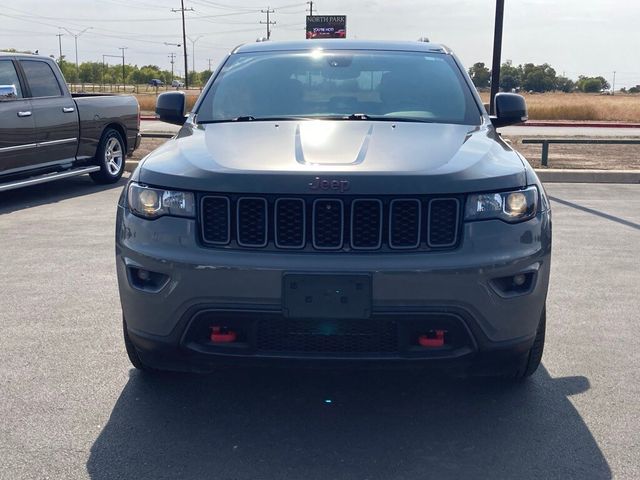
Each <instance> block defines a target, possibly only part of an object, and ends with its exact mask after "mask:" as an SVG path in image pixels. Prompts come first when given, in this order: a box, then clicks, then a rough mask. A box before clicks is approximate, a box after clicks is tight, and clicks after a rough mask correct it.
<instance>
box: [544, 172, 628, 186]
mask: <svg viewBox="0 0 640 480" xmlns="http://www.w3.org/2000/svg"><path fill="white" fill-rule="evenodd" d="M536 173H537V174H538V177H539V178H540V180H541V181H542V182H543V183H630V184H636V183H638V184H640V170H587V169H584V170H578V169H576V170H573V169H560V168H540V169H536Z"/></svg>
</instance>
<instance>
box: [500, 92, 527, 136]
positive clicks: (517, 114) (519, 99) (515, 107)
mask: <svg viewBox="0 0 640 480" xmlns="http://www.w3.org/2000/svg"><path fill="white" fill-rule="evenodd" d="M495 106H496V115H495V116H492V117H491V123H493V126H494V127H495V128H499V127H506V126H507V125H515V124H516V123H522V122H526V121H527V120H529V114H528V113H527V102H526V101H525V100H524V97H523V96H522V95H518V94H517V93H498V94H497V95H496V101H495Z"/></svg>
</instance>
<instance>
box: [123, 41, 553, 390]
mask: <svg viewBox="0 0 640 480" xmlns="http://www.w3.org/2000/svg"><path fill="white" fill-rule="evenodd" d="M496 106H497V115H496V116H495V117H490V116H489V115H487V113H486V111H485V109H484V107H483V105H482V102H481V100H480V98H479V97H478V95H477V93H476V91H475V89H474V87H473V85H472V83H471V82H470V80H469V78H468V76H467V74H466V73H465V70H464V69H463V67H462V66H461V65H460V62H459V61H458V60H457V59H456V57H455V56H454V55H453V54H452V53H451V52H450V51H449V50H448V49H447V48H446V47H443V46H439V45H434V44H430V43H391V42H384V43H374V42H361V41H348V40H345V41H342V40H325V41H304V42H293V43H275V42H264V43H256V44H251V45H246V46H242V47H239V48H237V49H235V50H234V51H233V52H232V53H231V54H230V55H229V56H228V57H227V58H226V60H225V61H224V62H223V63H222V65H221V67H220V68H219V69H218V71H217V72H216V73H215V74H214V75H213V77H212V79H211V80H210V81H209V83H208V85H207V86H206V88H205V89H204V91H203V93H202V95H201V97H200V99H199V100H198V102H197V104H196V105H195V107H194V108H193V111H192V112H191V113H190V114H189V115H188V117H186V118H185V116H184V111H185V99H184V96H183V94H182V93H181V92H171V93H165V94H163V95H162V96H160V97H159V99H158V106H157V111H158V113H159V115H160V116H161V118H162V119H164V120H165V121H170V122H173V123H178V124H180V125H183V126H182V128H181V129H180V132H179V133H178V135H177V136H176V137H175V138H174V139H172V140H170V141H169V142H167V143H166V144H165V145H163V146H162V147H160V148H159V149H157V150H156V151H154V152H153V153H151V154H150V155H149V156H147V157H146V158H145V159H144V160H143V161H142V162H141V164H140V166H139V167H138V168H137V169H136V171H135V172H134V173H133V174H132V176H131V179H130V181H129V183H128V185H127V187H126V189H125V190H124V192H123V194H122V197H121V199H120V202H119V208H118V214H117V227H116V263H117V272H118V281H119V286H120V297H121V302H122V309H123V313H124V335H125V343H126V347H127V352H128V354H129V357H130V359H131V362H132V363H133V365H134V366H135V367H138V368H141V369H147V370H155V369H162V370H164V369H167V370H190V371H206V370H209V369H211V368H215V367H216V366H219V365H220V366H221V365H238V364H261V365H276V364H287V365H292V364H312V363H322V364H324V365H334V364H347V365H380V364H383V365H394V366H400V367H403V368H407V367H411V366H435V367H437V368H439V369H449V368H451V369H454V370H456V371H457V372H461V373H473V374H490V375H496V374H497V375H509V376H511V377H516V378H522V377H526V376H529V375H531V374H532V373H533V372H534V371H535V370H536V368H537V367H538V365H539V364H540V359H541V357H542V349H543V344H544V333H545V300H546V296H547V288H548V281H549V267H550V254H551V215H550V211H549V203H548V200H547V197H546V195H545V192H544V190H543V188H542V185H541V184H540V181H539V180H538V178H537V177H536V174H535V173H534V171H533V170H532V168H531V167H530V166H529V164H528V163H527V161H526V160H525V159H524V158H523V157H522V156H521V155H519V154H518V153H517V152H515V151H514V150H513V149H512V148H511V147H510V146H509V145H507V144H506V143H505V142H504V141H503V140H502V139H501V138H500V136H499V135H498V134H497V133H496V127H499V126H504V125H508V124H513V123H518V122H522V121H524V120H526V115H527V113H526V106H525V104H524V100H523V99H522V97H519V96H517V95H513V94H499V95H498V97H497V98H496Z"/></svg>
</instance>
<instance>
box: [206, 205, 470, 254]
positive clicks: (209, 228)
mask: <svg viewBox="0 0 640 480" xmlns="http://www.w3.org/2000/svg"><path fill="white" fill-rule="evenodd" d="M461 205H462V202H461V198H457V197H451V198H440V197H427V198H387V197H378V198H367V197H363V198H359V197H355V198H353V197H346V196H345V197H342V198H330V197H326V198H325V197H313V196H304V197H285V196H283V197H279V196H275V195H269V196H242V195H204V196H202V197H201V200H200V213H199V218H200V224H201V225H200V227H201V228H200V231H201V240H202V242H203V243H204V244H205V246H210V247H221V248H237V249H268V250H291V251H327V252H331V251H333V252H339V251H363V252H366V251H373V250H380V251H403V250H406V251H412V250H441V249H451V248H455V247H456V246H457V245H458V243H459V237H460V235H459V230H460V227H461V225H460V224H461V221H460V218H461V217H460V215H461V213H460V208H461Z"/></svg>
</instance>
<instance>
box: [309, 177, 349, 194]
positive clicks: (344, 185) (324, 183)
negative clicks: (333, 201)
mask: <svg viewBox="0 0 640 480" xmlns="http://www.w3.org/2000/svg"><path fill="white" fill-rule="evenodd" d="M350 187H351V185H350V184H349V180H327V179H326V178H320V177H316V178H314V179H313V180H312V181H311V182H309V188H310V189H311V190H336V191H339V192H340V193H344V192H346V191H348V190H349V188H350Z"/></svg>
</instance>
